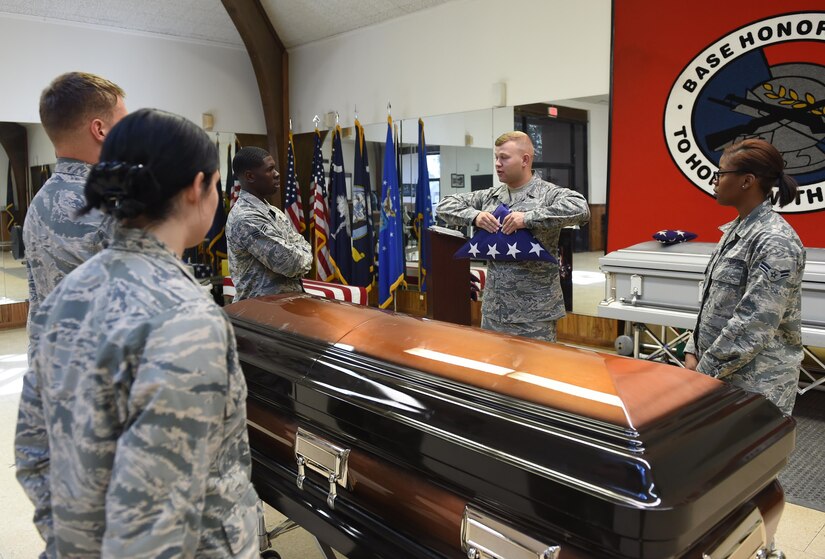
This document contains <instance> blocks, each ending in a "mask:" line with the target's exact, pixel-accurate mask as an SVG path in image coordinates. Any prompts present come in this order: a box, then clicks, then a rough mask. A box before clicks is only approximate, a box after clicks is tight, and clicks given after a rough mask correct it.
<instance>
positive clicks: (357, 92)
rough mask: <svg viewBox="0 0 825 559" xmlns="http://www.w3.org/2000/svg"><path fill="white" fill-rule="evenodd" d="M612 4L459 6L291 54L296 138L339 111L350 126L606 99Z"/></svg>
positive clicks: (527, 0) (555, 1) (463, 1)
mask: <svg viewBox="0 0 825 559" xmlns="http://www.w3.org/2000/svg"><path fill="white" fill-rule="evenodd" d="M610 6H611V4H610V0H576V1H575V2H571V1H569V0H510V1H508V2H506V3H502V2H500V1H499V0H457V1H455V2H449V3H446V4H442V5H439V6H436V7H434V8H431V9H428V10H423V11H420V12H415V13H413V14H410V15H408V16H404V17H401V18H398V19H394V20H390V21H387V22H384V23H381V24H377V25H373V26H370V27H366V28H362V29H358V30H355V31H352V32H349V33H344V34H341V35H338V36H335V37H331V38H329V39H325V40H322V41H317V42H315V43H310V44H307V45H302V46H299V47H296V48H294V49H291V50H290V51H289V66H290V112H291V116H292V118H293V126H294V128H295V131H296V133H297V132H307V131H310V130H312V128H313V124H312V117H313V116H314V115H316V114H317V115H320V116H322V117H323V115H324V114H325V113H326V112H328V111H335V110H337V111H338V112H339V114H340V119H341V124H342V125H346V126H349V125H350V124H351V123H352V122H353V120H354V109H355V107H356V106H357V108H358V113H359V117H360V120H361V121H362V122H363V123H376V122H383V121H385V120H386V116H387V112H386V107H387V102H388V101H390V102H391V103H392V115H393V118H395V119H406V118H418V117H419V116H432V115H442V114H447V113H457V112H465V111H471V110H477V109H485V108H486V109H489V108H491V107H493V106H494V105H495V104H496V103H495V100H494V94H493V88H494V84H496V83H500V82H503V83H505V84H506V105H521V104H526V103H535V102H541V101H547V100H551V99H570V98H575V97H585V96H590V95H603V94H606V93H607V92H608V90H609V75H610V36H611V27H610V12H611V8H610Z"/></svg>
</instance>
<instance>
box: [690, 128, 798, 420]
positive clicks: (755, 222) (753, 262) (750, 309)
mask: <svg viewBox="0 0 825 559" xmlns="http://www.w3.org/2000/svg"><path fill="white" fill-rule="evenodd" d="M784 166H785V165H784V162H783V160H782V156H781V155H780V154H779V151H777V149H776V148H775V147H773V146H772V145H771V144H769V143H768V142H766V141H764V140H759V139H749V140H744V141H742V142H739V143H737V144H734V145H731V146H729V147H728V148H727V149H726V150H725V152H724V154H723V155H722V159H721V160H720V161H719V171H717V173H716V174H715V175H714V182H715V184H716V186H715V188H714V193H715V194H716V200H717V202H718V203H719V204H721V205H723V206H733V207H734V208H736V210H737V211H738V212H739V217H737V218H736V219H735V220H733V221H731V222H730V223H728V224H727V225H724V226H722V227H721V228H720V229H721V230H722V231H723V235H722V239H721V240H720V241H719V244H718V245H717V246H716V249H715V250H714V252H713V254H712V255H711V257H710V262H709V264H708V267H707V270H705V282H704V291H703V294H702V306H701V308H700V311H699V317H698V318H697V320H696V328H695V329H694V332H693V337H692V339H691V340H690V341H689V342H688V344H687V347H686V348H685V365H686V366H687V367H688V368H690V369H694V370H697V371H699V372H702V373H705V374H706V375H710V376H713V377H717V378H721V379H724V380H725V381H727V382H730V383H731V384H734V385H736V386H739V387H741V388H744V389H745V390H749V391H751V392H758V393H760V394H763V395H764V396H765V397H766V398H768V399H769V400H771V401H772V402H773V403H774V404H776V405H777V406H778V407H779V408H780V409H781V410H782V411H783V412H784V413H785V414H787V415H790V414H791V411H792V410H793V404H794V400H795V398H796V386H797V383H798V381H799V365H800V363H801V361H802V324H801V312H802V311H801V306H802V289H801V286H802V274H803V272H804V269H805V249H804V248H803V247H802V242H801V241H800V240H799V237H798V236H797V234H796V232H795V231H794V230H793V228H792V227H791V226H790V225H788V222H787V221H785V220H784V219H783V218H782V217H781V216H779V215H778V214H776V213H774V211H773V209H772V207H771V198H770V194H771V192H772V189H773V188H774V187H776V188H777V190H778V195H779V205H780V206H785V205H786V204H788V203H790V202H792V201H793V200H794V199H795V198H796V188H797V185H796V181H794V179H792V178H791V177H789V176H787V175H786V174H785V173H784V171H783V170H784Z"/></svg>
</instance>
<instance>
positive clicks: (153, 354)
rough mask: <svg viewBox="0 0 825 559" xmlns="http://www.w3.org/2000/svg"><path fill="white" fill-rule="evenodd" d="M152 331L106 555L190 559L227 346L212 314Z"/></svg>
mask: <svg viewBox="0 0 825 559" xmlns="http://www.w3.org/2000/svg"><path fill="white" fill-rule="evenodd" d="M154 322H155V324H149V325H148V329H149V334H148V337H147V339H146V341H145V344H144V345H143V347H142V355H141V356H140V357H139V364H138V367H137V370H136V372H135V378H134V381H133V383H132V385H131V389H130V390H129V392H128V396H127V402H126V418H125V424H124V429H123V433H122V434H121V435H120V437H119V438H118V443H117V449H116V454H115V459H114V464H113V467H112V475H111V480H110V483H109V488H108V490H107V494H106V532H105V534H104V537H103V543H102V556H104V557H135V558H138V557H140V558H143V557H146V558H149V557H173V556H174V557H181V556H183V557H192V556H193V554H194V552H195V550H196V549H198V545H199V537H200V532H201V529H202V525H201V522H202V520H201V519H202V515H203V511H204V506H205V499H206V492H207V490H208V489H210V488H209V487H208V486H207V479H208V478H209V471H210V468H211V467H213V466H214V465H213V460H214V459H215V457H217V456H218V453H219V450H220V446H221V445H220V441H221V440H222V436H221V435H222V429H223V417H224V413H225V408H226V402H227V391H228V382H229V381H228V369H227V348H228V343H229V342H228V338H227V331H226V329H225V327H224V324H223V323H222V322H221V321H220V320H219V319H218V318H217V317H216V316H215V315H214V314H212V313H210V312H209V311H206V310H201V311H197V310H196V311H195V312H191V311H190V312H182V309H180V308H176V309H173V310H170V311H169V312H167V313H164V314H163V315H162V316H160V317H157V318H156V319H155V321H154Z"/></svg>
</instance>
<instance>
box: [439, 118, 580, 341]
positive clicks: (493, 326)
mask: <svg viewBox="0 0 825 559" xmlns="http://www.w3.org/2000/svg"><path fill="white" fill-rule="evenodd" d="M533 154H534V151H533V142H531V141H530V137H529V136H528V135H527V134H525V133H524V132H518V131H514V132H507V133H505V134H502V135H501V136H499V137H498V139H496V142H495V167H496V174H497V175H498V180H499V181H500V182H501V183H502V184H500V185H498V186H494V187H493V188H489V189H487V190H480V191H476V192H468V193H463V194H454V195H452V196H446V197H445V198H443V199H442V200H441V202H440V203H439V204H438V207H437V208H436V213H437V214H438V217H440V218H441V219H443V220H444V221H445V222H447V223H448V224H450V225H459V226H465V225H473V226H475V227H478V228H481V229H484V230H485V231H488V232H490V233H495V232H496V231H498V230H499V229H500V230H501V232H503V233H505V234H507V235H509V234H512V233H514V232H515V231H517V230H519V229H528V230H529V231H530V232H531V233H532V234H533V236H534V237H535V238H536V239H538V240H539V241H540V242H541V244H542V245H543V246H544V247H545V248H546V249H547V250H548V251H549V252H550V253H551V254H552V255H553V256H555V257H556V258H558V244H559V233H560V232H561V229H562V227H566V226H569V225H583V224H585V223H587V222H588V221H589V220H590V209H589V207H588V205H587V200H586V199H585V198H584V197H583V196H582V195H581V194H579V193H578V192H575V191H574V190H571V189H569V188H564V187H561V186H557V185H555V184H552V183H549V182H546V181H543V180H541V179H540V178H539V177H538V176H537V175H535V174H534V173H533ZM501 204H504V205H505V206H507V207H508V208H509V209H510V213H509V214H508V215H507V216H506V217H505V218H504V219H503V220H502V221H501V222H499V220H498V219H497V218H496V217H495V216H494V215H493V213H492V212H493V211H494V210H495V209H496V208H497V207H498V206H499V205H501ZM563 316H564V298H563V297H562V292H561V284H560V281H559V266H558V264H556V263H553V262H547V261H541V260H530V261H523V260H522V261H518V260H517V261H510V262H508V261H498V260H490V261H489V262H488V264H487V281H486V286H485V288H484V297H483V300H482V304H481V327H482V328H485V329H487V330H495V331H497V332H507V333H509V334H515V335H518V336H525V337H528V338H535V339H539V340H546V341H550V342H554V341H556V321H557V320H558V319H559V318H561V317H563Z"/></svg>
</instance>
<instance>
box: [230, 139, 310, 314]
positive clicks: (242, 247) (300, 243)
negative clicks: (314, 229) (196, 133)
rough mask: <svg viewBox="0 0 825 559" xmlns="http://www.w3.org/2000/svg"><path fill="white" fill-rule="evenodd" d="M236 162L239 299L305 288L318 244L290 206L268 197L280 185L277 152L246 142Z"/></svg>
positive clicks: (234, 260) (233, 270)
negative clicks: (299, 226) (294, 219)
mask: <svg viewBox="0 0 825 559" xmlns="http://www.w3.org/2000/svg"><path fill="white" fill-rule="evenodd" d="M232 166H233V169H234V170H235V173H236V174H237V176H238V180H239V181H240V183H241V193H240V196H239V197H238V201H237V202H235V205H234V206H232V210H231V211H230V212H229V216H228V217H227V219H226V245H227V249H228V250H227V252H228V253H229V274H230V275H231V276H232V281H233V282H234V284H235V290H236V295H235V299H234V300H235V301H240V300H242V299H249V298H251V297H260V296H262V295H273V294H276V293H284V292H289V291H303V286H302V285H301V277H302V276H304V275H306V274H307V273H308V272H309V269H310V267H311V266H312V247H310V245H309V243H308V242H307V241H306V239H304V237H303V236H302V235H300V234H299V233H298V232H297V231H295V229H294V228H293V227H292V224H291V223H290V221H289V218H288V217H287V216H286V215H285V214H284V212H282V211H281V210H280V209H278V208H276V207H274V206H271V205H270V204H269V203H268V202H267V201H266V200H265V199H264V196H271V195H273V194H275V193H276V192H277V190H278V172H277V171H276V170H275V162H274V161H273V159H272V156H270V155H269V154H268V153H267V152H266V151H265V150H262V149H260V148H252V147H246V148H243V149H241V150H238V153H237V154H236V155H235V159H234V160H233V162H232Z"/></svg>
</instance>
